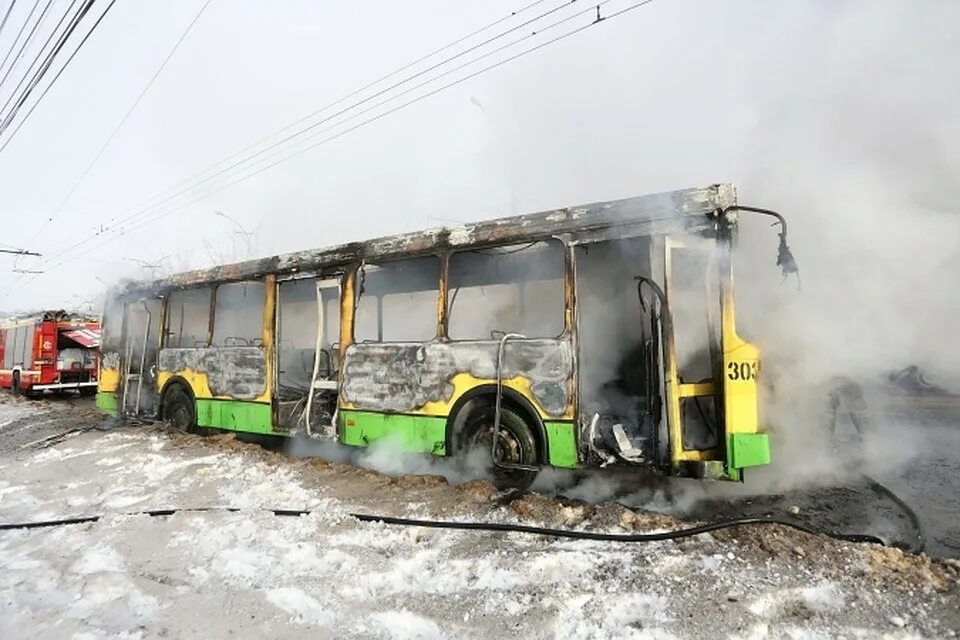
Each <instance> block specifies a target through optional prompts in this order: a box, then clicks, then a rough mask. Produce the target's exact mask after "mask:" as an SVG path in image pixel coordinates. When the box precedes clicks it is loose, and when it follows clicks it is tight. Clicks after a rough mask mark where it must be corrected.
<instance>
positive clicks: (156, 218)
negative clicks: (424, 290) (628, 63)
mask: <svg viewBox="0 0 960 640" xmlns="http://www.w3.org/2000/svg"><path fill="white" fill-rule="evenodd" d="M652 1H653V0H643V1H642V2H637V3H635V4H633V5H630V6H628V7H626V8H625V9H622V10H620V11H617V12H615V13H612V14H610V15H608V16H605V17H600V18H598V19H596V20H593V21H592V22H590V23H587V24H585V25H582V26H580V27H577V28H576V29H573V30H571V31H568V32H566V33H564V34H562V35H560V36H557V37H555V38H553V39H551V40H546V41H544V42H542V43H539V44H537V45H535V46H533V47H530V48H528V49H525V50H523V51H521V52H519V53H517V54H514V55H512V56H510V57H508V58H505V59H503V60H500V61H498V62H496V63H494V64H491V65H489V66H487V67H484V68H482V69H479V70H477V71H474V72H472V73H470V74H468V75H466V76H463V77H461V78H458V79H457V80H454V81H452V82H450V83H448V84H445V85H442V86H440V87H438V88H436V89H433V90H431V91H429V92H427V93H425V94H423V95H420V96H418V97H416V98H414V99H413V100H410V101H408V102H405V103H402V104H400V105H398V106H396V107H393V108H392V109H389V110H388V111H385V112H383V113H380V114H378V115H376V116H374V117H371V118H369V119H367V120H364V121H363V122H360V123H359V124H356V125H354V126H352V127H350V128H348V129H345V130H343V131H341V132H339V133H336V134H334V135H332V136H329V137H327V138H324V139H322V140H320V141H318V142H316V143H314V144H311V145H309V146H307V147H305V148H303V149H300V150H298V151H296V152H295V153H292V154H290V155H289V156H287V157H284V158H280V159H279V160H276V161H275V162H272V163H270V164H268V165H266V166H263V167H260V168H258V169H256V170H255V171H253V172H251V173H248V174H247V175H244V176H241V177H240V178H238V179H236V180H233V181H232V182H228V183H227V184H225V185H221V186H218V187H216V188H214V189H213V190H211V191H208V192H207V193H205V194H203V195H201V196H200V197H199V198H196V199H194V200H192V201H188V202H185V203H182V204H180V205H178V206H175V207H174V208H173V209H170V210H168V211H166V212H164V213H162V214H160V215H157V216H154V217H152V218H150V219H149V220H146V221H144V222H142V223H141V224H139V225H136V226H134V227H133V228H131V229H125V230H122V231H121V235H122V234H125V233H128V232H129V233H132V232H133V231H136V230H138V229H141V228H143V227H145V226H147V225H149V224H153V223H154V222H157V221H159V220H161V219H163V218H165V217H167V216H169V215H171V214H173V213H175V212H177V211H179V210H180V209H183V208H184V207H186V206H189V205H190V204H193V203H194V202H196V201H198V200H202V199H205V198H208V197H210V196H212V195H214V194H216V193H219V192H220V191H223V190H225V189H227V188H229V187H232V186H233V185H235V184H237V183H239V182H242V181H244V180H247V179H249V178H252V177H254V176H256V175H258V174H260V173H263V172H264V171H267V170H268V169H271V168H273V167H275V166H277V165H279V164H282V163H283V162H286V161H288V160H290V159H291V158H294V157H296V156H299V155H302V154H303V153H306V152H307V151H310V150H312V149H314V148H316V147H318V146H320V145H322V144H326V143H327V142H330V141H332V140H335V139H337V138H340V137H341V136H344V135H346V134H347V133H350V132H351V131H355V130H356V129H359V128H360V127H363V126H366V125H367V124H370V123H372V122H375V121H377V120H380V119H381V118H383V117H386V116H387V115H390V114H391V113H394V112H396V111H399V110H400V109H403V108H406V107H408V106H410V105H413V104H416V103H417V102H420V101H421V100H424V99H426V98H429V97H430V96H433V95H435V94H437V93H440V92H441V91H444V90H446V89H449V88H451V87H453V86H456V85H458V84H460V83H462V82H465V81H467V80H470V79H471V78H474V77H476V76H478V75H481V74H483V73H486V72H488V71H491V70H493V69H496V68H497V67H500V66H502V65H504V64H507V63H508V62H512V61H514V60H516V59H518V58H521V57H523V56H525V55H527V54H530V53H533V52H534V51H537V50H539V49H542V48H544V47H546V46H549V45H551V44H554V43H556V42H559V41H561V40H564V39H566V38H569V37H570V36H573V35H575V34H577V33H579V32H581V31H584V30H586V29H589V28H590V27H592V26H594V25H596V24H599V23H600V22H605V21H608V20H610V19H612V18H615V17H617V16H620V15H622V14H624V13H626V12H628V11H632V10H633V9H636V8H639V7H641V6H643V5H646V4H649V3H650V2H652ZM594 8H595V7H590V9H589V11H593V10H594ZM118 237H119V236H112V237H109V238H106V239H105V240H104V241H103V242H101V243H99V244H97V245H94V247H92V248H91V250H93V249H96V248H98V247H101V246H103V245H105V244H107V243H109V242H112V241H113V240H115V239H117V238H118ZM68 250H69V249H68ZM64 253H65V252H62V253H60V254H59V256H53V257H52V258H50V259H51V260H53V259H56V258H57V257H63V256H64ZM70 259H71V258H70V257H67V258H66V259H65V260H62V261H61V262H59V263H58V264H57V265H55V266H53V267H51V268H50V270H52V269H55V268H58V267H59V266H61V265H63V264H65V263H66V262H67V261H69V260H70Z"/></svg>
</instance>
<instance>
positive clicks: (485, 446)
mask: <svg viewBox="0 0 960 640" xmlns="http://www.w3.org/2000/svg"><path fill="white" fill-rule="evenodd" d="M492 422H493V421H492V420H484V421H483V426H481V427H479V428H478V429H477V430H476V432H475V434H474V436H473V438H471V441H470V446H471V447H473V448H479V449H482V450H483V451H485V452H486V453H487V455H490V452H491V444H492V443H493V424H492ZM495 451H496V456H497V457H496V460H498V461H499V462H500V464H507V465H510V464H527V463H526V462H525V461H524V459H523V446H522V445H521V443H520V439H519V438H517V436H516V434H514V432H513V431H512V430H511V429H510V427H509V426H508V425H506V424H504V423H503V422H502V421H501V422H500V429H499V430H498V431H497V443H496V448H495ZM490 468H491V469H494V470H496V468H497V465H496V464H495V461H494V459H493V458H491V460H490Z"/></svg>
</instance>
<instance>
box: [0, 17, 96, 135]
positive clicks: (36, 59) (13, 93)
mask: <svg viewBox="0 0 960 640" xmlns="http://www.w3.org/2000/svg"><path fill="white" fill-rule="evenodd" d="M79 1H80V0H71V2H70V7H69V8H68V9H67V11H66V12H65V13H64V14H63V15H62V16H61V17H60V20H59V21H58V22H57V25H56V26H55V27H54V28H53V31H51V32H50V35H49V36H47V41H46V42H44V43H43V46H41V47H40V50H39V51H38V52H37V55H36V56H34V58H33V62H31V63H30V65H29V66H28V67H27V69H26V72H24V74H23V76H22V77H21V78H20V82H18V83H17V86H16V87H15V88H14V90H13V91H11V92H10V95H9V96H7V100H6V102H4V104H3V107H2V108H0V114H3V113H5V112H6V111H7V107H8V106H10V103H11V102H12V101H13V100H14V99H15V98H16V97H17V92H19V91H20V87H22V86H23V83H24V82H25V81H26V80H27V78H28V77H29V76H30V74H31V72H32V71H33V67H34V65H36V64H37V63H38V62H40V57H41V56H42V55H43V52H44V51H46V50H47V46H48V45H49V44H50V42H51V41H52V40H53V38H54V36H56V35H57V33H58V32H59V31H60V27H61V26H62V25H63V21H64V20H66V19H67V18H68V17H69V16H70V14H71V12H72V11H73V8H74V7H75V6H76V4H77V2H79ZM68 28H69V27H68ZM45 63H46V60H44V62H43V63H41V66H40V68H42V66H43V64H45ZM40 68H38V69H37V73H39V71H40ZM12 70H13V67H12V66H11V67H10V69H8V70H7V73H8V74H9V73H10V71H12ZM36 77H37V76H36V74H35V75H34V77H33V78H31V79H30V81H29V82H28V85H27V86H30V85H31V84H32V83H33V82H34V80H35V78H36ZM6 79H7V78H6V76H4V77H3V79H2V80H0V85H2V84H3V82H4V81H5V80H6ZM5 121H6V118H3V120H0V122H5ZM2 133H3V129H2V128H0V134H2Z"/></svg>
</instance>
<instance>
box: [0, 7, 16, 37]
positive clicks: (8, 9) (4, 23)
mask: <svg viewBox="0 0 960 640" xmlns="http://www.w3.org/2000/svg"><path fill="white" fill-rule="evenodd" d="M16 4H17V0H11V1H10V6H9V7H7V12H6V13H5V14H3V22H0V34H2V33H3V28H4V27H5V26H7V19H8V18H9V17H10V13H11V12H12V11H13V8H14V7H15V6H16Z"/></svg>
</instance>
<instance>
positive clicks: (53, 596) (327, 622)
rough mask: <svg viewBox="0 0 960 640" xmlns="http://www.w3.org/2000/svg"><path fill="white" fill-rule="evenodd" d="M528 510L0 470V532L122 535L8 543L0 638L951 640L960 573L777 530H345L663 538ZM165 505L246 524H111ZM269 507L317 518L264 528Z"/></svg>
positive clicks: (89, 451) (170, 446)
mask: <svg viewBox="0 0 960 640" xmlns="http://www.w3.org/2000/svg"><path fill="white" fill-rule="evenodd" d="M31 410H32V411H36V412H38V416H37V420H38V422H42V421H43V420H50V419H51V418H50V415H49V414H43V415H39V414H40V413H41V410H40V409H39V408H38V409H32V408H30V407H29V406H28V407H26V408H24V405H22V404H18V405H15V406H11V405H4V404H0V425H2V424H4V423H10V421H11V420H12V419H13V418H12V417H11V416H14V415H15V414H16V418H17V419H20V420H22V418H23V414H22V412H23V411H31ZM2 433H3V430H2V428H0V436H2ZM38 437H40V436H38ZM523 505H525V506H523ZM523 505H519V506H518V505H511V506H510V508H508V507H504V506H502V505H499V504H498V503H496V502H491V501H490V496H489V495H488V494H484V492H483V491H476V492H472V493H471V492H470V491H464V490H462V489H458V488H455V487H449V486H447V485H446V483H444V482H438V481H436V480H434V479H430V478H421V479H418V478H409V477H408V478H403V479H401V480H399V481H398V480H395V479H391V478H389V477H386V476H382V475H381V474H377V473H375V472H369V471H363V470H358V469H355V468H352V467H349V466H347V465H337V464H329V465H328V464H323V463H311V462H298V461H291V460H289V459H286V458H284V457H282V456H280V455H278V454H275V453H269V452H265V451H263V450H261V449H259V448H258V447H255V446H251V445H243V444H239V443H236V442H231V441H229V440H228V439H223V438H218V439H207V440H201V439H199V438H195V437H183V436H178V435H175V434H168V433H165V432H163V431H160V430H156V429H146V428H141V429H122V430H113V431H110V432H106V433H104V432H96V431H93V432H88V433H83V434H79V435H76V436H73V437H71V438H69V439H67V440H65V441H63V442H60V443H59V444H55V445H53V446H51V447H48V448H35V447H28V448H23V449H20V448H17V449H12V450H11V449H6V450H5V452H4V453H2V454H0V522H15V521H35V520H43V519H52V518H61V517H65V516H78V515H88V514H101V513H102V514H114V515H108V516H107V517H106V518H104V519H103V520H101V521H99V522H95V523H88V524H80V525H70V526H61V527H54V528H49V529H37V530H11V531H0V638H58V639H59V638H78V639H86V638H106V637H110V638H115V637H121V638H155V637H166V638H194V637H196V638H200V637H202V638H219V637H228V636H229V637H237V638H260V637H270V638H300V637H304V638H306V637H310V638H324V637H329V638H333V637H337V638H351V637H356V638H370V637H372V638H397V639H403V638H411V639H412V638H474V637H476V638H491V637H525V638H570V637H577V638H580V637H583V638H644V637H646V638H673V637H678V638H694V637H706V636H714V637H730V638H765V637H784V636H790V637H798V638H815V637H825V636H826V637H832V636H836V635H844V636H846V637H876V636H880V635H885V636H886V637H894V638H895V637H955V635H953V636H951V634H955V630H956V629H958V628H960V595H958V590H957V582H956V578H957V573H956V570H955V568H953V567H951V566H947V565H943V564H939V563H931V562H930V561H929V560H928V559H925V558H920V559H915V558H909V557H905V556H903V555H902V554H901V553H900V552H898V551H893V550H887V549H882V548H879V547H871V546H865V545H864V546H859V545H849V544H843V543H838V542H835V541H831V540H826V539H823V538H820V537H815V536H807V535H805V534H793V533H790V532H786V531H781V530H777V529H773V530H766V531H759V530H757V529H753V530H731V531H728V532H725V533H724V534H723V535H721V534H717V536H716V537H712V536H710V535H703V536H698V537H697V538H694V539H690V540H687V541H684V542H679V543H674V542H663V543H654V544H647V545H629V544H625V543H597V542H587V541H577V540H565V541H557V540H549V539H545V538H542V537H535V536H526V535H521V534H509V535H506V536H504V535H501V534H494V533H477V532H461V531H449V530H425V529H419V528H414V529H412V528H398V527H391V526H386V525H382V524H363V523H360V522H358V521H356V520H355V519H353V518H352V517H350V516H349V513H350V512H358V511H362V512H380V513H383V512H387V513H394V514H413V515H416V516H420V517H425V516H426V517H434V516H435V517H443V518H458V517H459V518H464V519H467V518H469V519H489V520H500V521H503V520H517V519H524V520H525V521H527V522H530V521H531V518H533V519H534V521H536V522H542V521H545V523H546V524H548V525H551V526H556V525H557V524H562V523H563V522H566V523H567V524H576V525H578V526H582V527H585V528H609V529H611V530H617V531H622V530H624V528H627V529H631V530H636V529H643V530H647V529H649V528H650V527H651V526H655V524H656V523H657V522H662V517H661V516H657V517H652V516H651V517H649V518H647V517H646V516H644V514H632V512H628V513H627V514H625V513H623V510H622V509H621V510H620V511H616V512H611V513H617V514H619V515H618V518H619V520H617V519H614V520H613V521H611V520H609V518H608V519H607V520H603V519H602V517H601V516H602V515H603V513H605V512H602V510H599V509H598V510H596V511H595V512H593V513H590V514H589V516H588V517H584V514H582V513H581V514H578V513H576V510H575V509H572V508H570V507H562V506H557V505H551V504H550V502H549V501H546V500H543V501H542V502H537V501H536V500H527V501H526V502H524V503H523ZM538 505H539V508H540V510H539V511H538V510H537V509H538ZM173 506H176V507H211V506H224V507H227V506H229V507H235V508H239V509H241V511H239V512H225V511H212V512H180V513H177V514H174V515H172V516H166V517H150V516H145V515H122V514H126V513H131V512H136V511H143V510H148V509H156V508H166V507H173ZM276 508H290V509H309V510H311V512H312V513H311V514H310V515H306V516H299V517H281V516H275V515H273V514H272V512H270V511H265V510H264V509H276ZM545 514H546V515H545ZM551 514H552V515H551ZM628 514H632V515H629V517H627V516H628ZM657 518H660V520H657ZM544 519H546V520H544ZM557 519H559V520H560V522H558V521H557Z"/></svg>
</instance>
